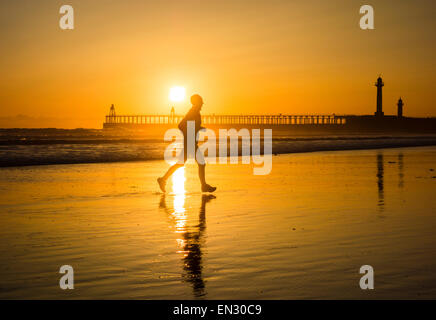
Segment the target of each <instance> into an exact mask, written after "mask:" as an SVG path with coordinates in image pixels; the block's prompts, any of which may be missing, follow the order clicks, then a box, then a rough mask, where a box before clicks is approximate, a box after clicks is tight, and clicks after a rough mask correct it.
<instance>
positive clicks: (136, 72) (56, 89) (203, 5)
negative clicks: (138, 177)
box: [0, 0, 436, 128]
mask: <svg viewBox="0 0 436 320" xmlns="http://www.w3.org/2000/svg"><path fill="white" fill-rule="evenodd" d="M64 4H69V5H71V6H73V8H74V13H75V29H74V30H61V29H60V28H59V19H60V17H61V14H59V8H60V7H61V6H62V5H64ZM364 4H370V5H372V6H373V7H374V11H375V30H361V29H360V28H359V20H360V17H361V14H360V13H359V8H360V6H361V5H364ZM435 9H436V2H435V1H432V0H420V1H412V0H383V1H356V0H341V1H337V0H333V1H324V0H304V1H300V0H295V1H290V0H283V1H279V0H267V1H254V0H250V1H243V0H231V1H227V0H217V1H215V0H202V1H189V0H178V1H166V0H159V1H147V0H131V1H128V0H126V1H110V0H101V1H89V0H86V1H85V0H69V1H54V0H39V1H33V0H26V1H25V0H16V1H2V2H1V4H0V11H1V12H0V24H1V28H0V37H1V43H2V45H1V50H0V68H1V77H0V127H17V126H18V127H24V126H25V127H45V126H51V127H52V126H57V127H63V128H75V127H86V128H101V126H102V122H103V120H104V115H105V114H107V113H108V110H109V107H110V104H111V103H114V104H115V106H116V109H117V113H119V114H121V113H125V114H168V113H169V110H170V106H171V103H170V101H169V99H168V92H169V89H170V88H171V87H172V86H175V85H179V86H183V87H185V88H186V92H187V94H188V95H190V94H192V93H200V94H201V95H202V96H203V97H204V100H205V106H204V108H203V112H204V113H205V114H207V113H215V114H241V113H243V114H268V113H283V114H332V113H336V114H373V112H374V111H375V101H376V88H375V87H374V82H375V81H376V78H377V77H378V75H379V74H381V75H382V77H383V80H384V82H385V87H384V92H383V94H384V96H383V98H384V111H385V113H386V114H395V112H396V101H397V100H398V98H399V97H400V96H401V97H403V99H404V102H405V115H406V116H435V115H436V112H435V111H436V110H435V103H434V101H435V98H436V97H435V92H436V85H435V83H436V77H435V65H436V64H435V58H434V57H435V53H436V50H435V49H436V48H435V46H436V44H435V40H434V39H435V38H434V32H435V30H436V19H435V15H436V10H435ZM175 107H176V112H177V113H184V112H186V111H187V110H188V108H189V104H188V100H187V99H185V101H182V102H180V103H177V104H176V105H175Z"/></svg>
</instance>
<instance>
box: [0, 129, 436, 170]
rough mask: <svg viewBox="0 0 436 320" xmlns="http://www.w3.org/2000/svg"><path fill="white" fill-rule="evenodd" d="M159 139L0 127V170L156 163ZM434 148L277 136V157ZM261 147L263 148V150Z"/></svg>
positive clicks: (431, 141) (418, 139) (421, 140)
mask: <svg viewBox="0 0 436 320" xmlns="http://www.w3.org/2000/svg"><path fill="white" fill-rule="evenodd" d="M170 143H171V142H168V141H164V138H163V136H159V135H147V134H144V133H140V134H138V133H135V132H115V131H105V130H103V129H0V167H14V166H17V167H19V166H32V165H55V164H76V163H107V162H129V161H147V160H160V159H163V158H164V151H165V149H166V148H167V147H168V146H169V145H170ZM431 145H436V134H420V135H416V134H386V133H379V134H374V133H372V134H362V133H350V134H331V133H315V134H314V133H310V134H300V133H299V134H295V133H289V134H286V133H281V134H280V135H279V136H278V135H277V136H276V135H274V130H273V139H272V152H273V153H274V154H275V155H276V154H286V153H301V152H316V151H334V150H359V149H381V148H398V147H413V146H431ZM262 148H263V147H262V146H261V149H262Z"/></svg>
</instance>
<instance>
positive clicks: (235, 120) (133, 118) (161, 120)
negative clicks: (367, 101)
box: [105, 114, 346, 125]
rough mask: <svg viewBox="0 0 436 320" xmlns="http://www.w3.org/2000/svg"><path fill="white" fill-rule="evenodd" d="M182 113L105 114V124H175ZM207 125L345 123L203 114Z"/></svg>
mask: <svg viewBox="0 0 436 320" xmlns="http://www.w3.org/2000/svg"><path fill="white" fill-rule="evenodd" d="M182 119H183V116H182V115H175V114H174V115H107V116H106V122H105V123H106V124H144V125H145V124H177V123H179V122H180V121H181V120H182ZM201 121H202V123H204V124H209V125H221V124H226V125H229V124H234V125H301V124H324V125H326V124H336V125H338V124H345V122H346V117H345V116H338V115H281V114H278V115H203V116H202V117H201Z"/></svg>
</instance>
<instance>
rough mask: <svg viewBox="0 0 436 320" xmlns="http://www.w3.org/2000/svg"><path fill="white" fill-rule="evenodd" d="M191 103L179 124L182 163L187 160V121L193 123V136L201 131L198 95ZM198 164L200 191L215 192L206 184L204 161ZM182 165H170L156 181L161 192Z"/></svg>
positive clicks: (200, 104)
mask: <svg viewBox="0 0 436 320" xmlns="http://www.w3.org/2000/svg"><path fill="white" fill-rule="evenodd" d="M191 103H192V108H191V109H190V110H189V111H188V113H187V114H186V116H185V117H184V118H183V120H182V121H181V122H180V123H179V129H180V130H181V131H182V132H183V136H184V145H183V154H184V162H186V159H187V150H188V141H187V140H188V139H187V137H188V135H187V122H188V121H194V123H195V136H197V133H198V131H200V130H201V129H203V128H202V127H201V115H200V110H201V107H202V106H203V99H202V98H201V96H199V95H198V94H194V95H193V96H192V97H191ZM197 149H198V144H197V141H195V153H194V154H195V155H196V154H197ZM195 160H196V161H197V157H195ZM197 164H198V176H199V177H200V182H201V191H203V192H214V191H215V190H216V187H212V186H210V185H208V184H207V183H206V173H205V170H206V164H205V162H204V161H200V163H199V162H198V161H197ZM183 166H184V163H176V164H174V165H172V166H171V167H170V168H169V169H168V171H167V173H165V175H164V176H163V177H161V178H158V179H157V182H158V183H159V187H160V189H161V190H162V192H165V186H166V183H167V180H168V178H169V177H171V175H172V174H173V173H174V172H175V171H176V170H177V169H179V168H180V167H183Z"/></svg>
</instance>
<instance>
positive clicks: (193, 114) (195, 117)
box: [179, 107, 201, 140]
mask: <svg viewBox="0 0 436 320" xmlns="http://www.w3.org/2000/svg"><path fill="white" fill-rule="evenodd" d="M188 121H194V123H195V136H197V133H198V131H200V128H201V114H200V110H198V108H196V107H192V108H191V109H190V110H189V111H188V113H187V114H186V115H185V117H184V118H183V119H182V121H180V123H179V129H180V130H181V131H182V132H183V135H184V136H185V140H186V136H187V134H186V133H187V131H188Z"/></svg>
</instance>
